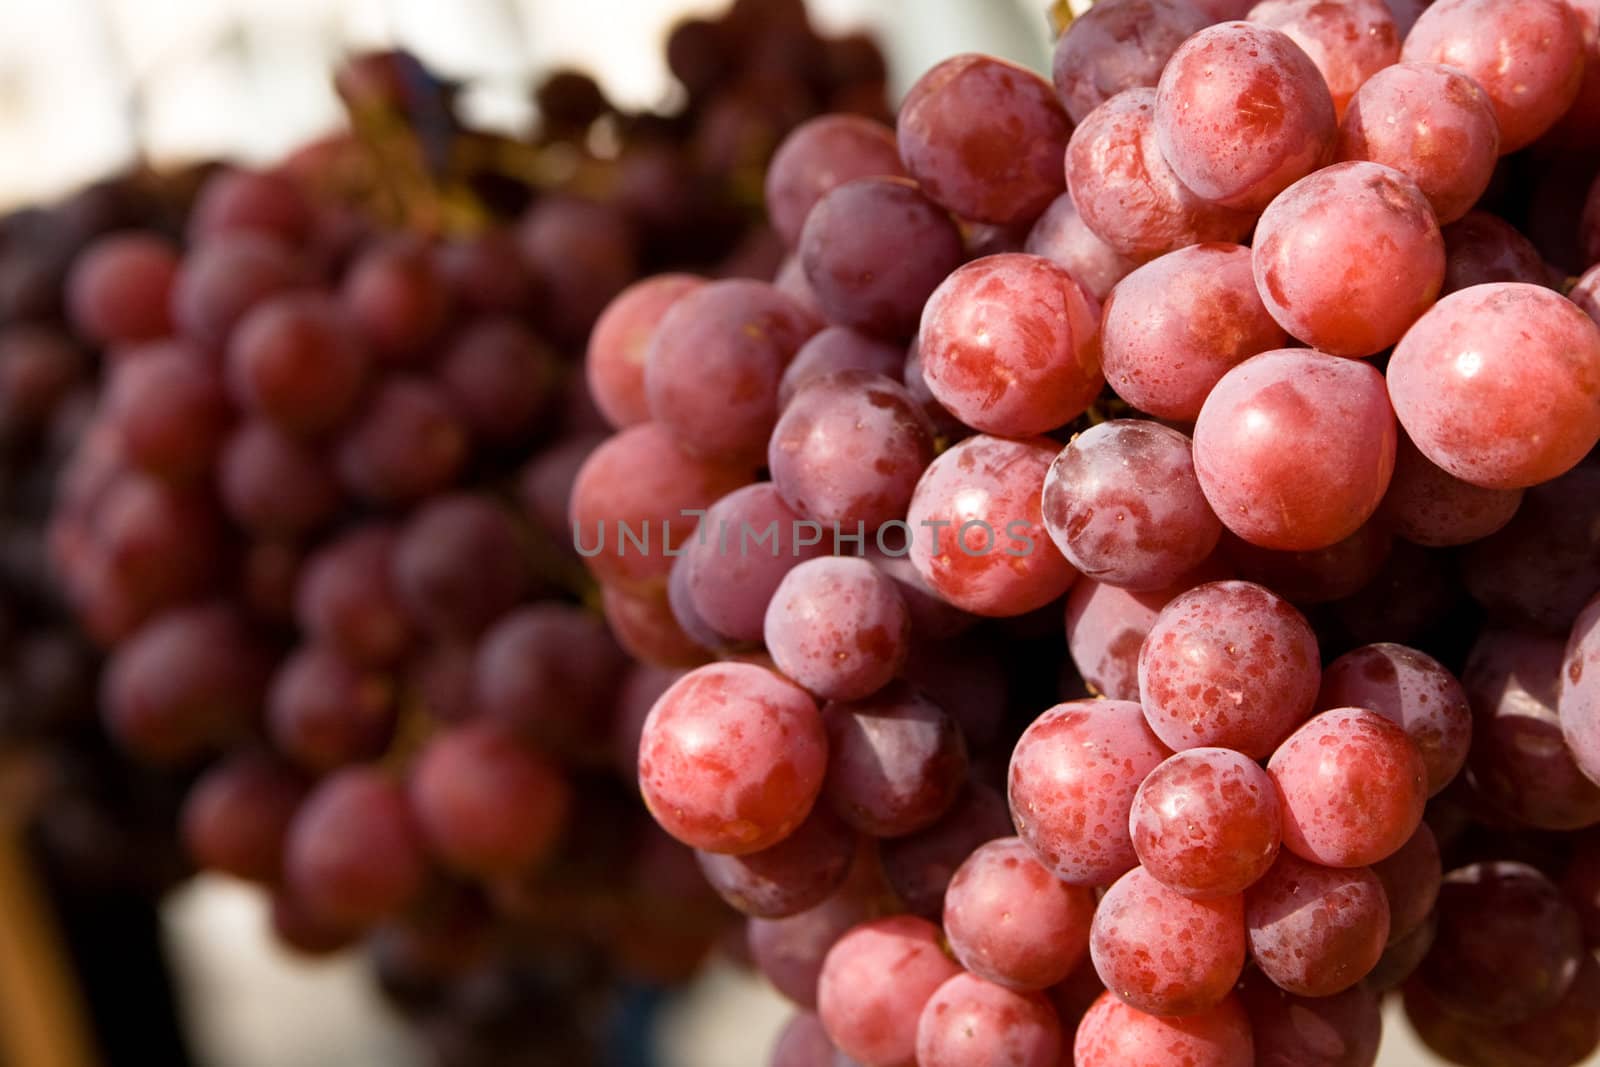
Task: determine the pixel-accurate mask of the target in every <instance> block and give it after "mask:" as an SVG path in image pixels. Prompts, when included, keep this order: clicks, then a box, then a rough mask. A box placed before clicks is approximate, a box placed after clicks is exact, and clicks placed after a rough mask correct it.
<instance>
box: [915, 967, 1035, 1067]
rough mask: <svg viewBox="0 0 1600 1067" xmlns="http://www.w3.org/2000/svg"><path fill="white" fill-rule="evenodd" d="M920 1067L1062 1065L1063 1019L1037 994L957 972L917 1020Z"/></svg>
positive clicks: (918, 1063)
mask: <svg viewBox="0 0 1600 1067" xmlns="http://www.w3.org/2000/svg"><path fill="white" fill-rule="evenodd" d="M916 1051H917V1059H916V1062H917V1067H969V1065H971V1064H974V1063H999V1064H1006V1065H1007V1067H1058V1064H1059V1063H1060V1060H1061V1021H1060V1019H1058V1018H1057V1017H1056V1010H1055V1008H1053V1007H1051V1006H1050V1002H1049V1001H1048V1000H1045V999H1044V998H1043V997H1041V996H1039V995H1037V994H1029V993H1018V992H1015V991H1013V990H1010V989H1007V988H1005V987H1004V986H998V985H995V984H993V983H991V982H986V981H984V980H983V979H982V978H979V977H978V976H976V975H971V974H958V975H956V976H955V977H954V978H952V979H950V980H949V981H947V982H945V983H944V985H942V986H940V987H939V988H938V989H937V990H936V991H935V992H934V994H933V996H932V997H930V998H928V1002H927V1004H925V1005H924V1006H923V1008H922V1014H921V1017H920V1018H919V1020H918V1022H917V1049H916Z"/></svg>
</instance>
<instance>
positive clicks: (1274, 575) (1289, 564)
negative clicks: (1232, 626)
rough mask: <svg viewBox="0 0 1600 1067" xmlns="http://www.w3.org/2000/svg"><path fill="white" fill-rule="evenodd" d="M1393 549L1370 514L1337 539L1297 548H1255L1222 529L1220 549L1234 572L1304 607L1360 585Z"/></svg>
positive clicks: (1350, 592)
mask: <svg viewBox="0 0 1600 1067" xmlns="http://www.w3.org/2000/svg"><path fill="white" fill-rule="evenodd" d="M1393 549H1394V534H1392V533H1391V532H1390V531H1389V527H1388V526H1387V524H1385V523H1384V522H1383V521H1382V520H1381V518H1379V517H1377V516H1374V517H1373V518H1371V519H1368V520H1367V521H1366V522H1364V523H1362V524H1361V526H1360V527H1359V528H1358V529H1357V530H1356V532H1355V533H1353V534H1351V535H1350V536H1349V537H1346V538H1345V539H1344V540H1342V541H1335V542H1334V543H1333V544H1331V545H1327V546H1325V547H1323V548H1314V549H1308V550H1305V551H1300V552H1286V551H1279V550H1277V549H1272V548H1261V547H1259V546H1257V545H1252V544H1251V543H1250V542H1248V541H1242V540H1240V539H1239V538H1237V537H1235V536H1234V535H1233V534H1231V533H1224V534H1223V535H1222V547H1221V549H1220V554H1221V555H1222V556H1223V557H1224V558H1225V559H1227V561H1228V562H1229V563H1231V564H1233V567H1234V570H1235V571H1236V572H1237V574H1238V576H1239V577H1240V578H1243V579H1245V580H1246V581H1251V582H1255V583H1257V584H1258V585H1264V586H1266V587H1267V588H1268V589H1271V590H1274V591H1275V592H1277V593H1278V594H1279V595H1280V596H1282V597H1284V598H1285V599H1287V600H1289V601H1290V602H1291V603H1293V604H1296V605H1299V606H1301V607H1304V606H1307V605H1311V604H1326V603H1328V602H1330V601H1336V600H1343V599H1344V598H1345V597H1349V596H1353V595H1355V594H1356V593H1358V592H1360V591H1361V590H1363V589H1365V588H1366V587H1367V586H1368V585H1369V584H1370V583H1371V582H1372V580H1373V579H1374V578H1376V577H1377V576H1378V573H1379V572H1380V571H1381V570H1382V569H1383V567H1384V564H1385V563H1386V562H1387V561H1388V559H1389V554H1390V552H1391V551H1393Z"/></svg>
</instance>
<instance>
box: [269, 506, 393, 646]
mask: <svg viewBox="0 0 1600 1067" xmlns="http://www.w3.org/2000/svg"><path fill="white" fill-rule="evenodd" d="M396 540H397V535H396V533H395V531H394V530H393V529H392V528H390V527H389V526H385V525H376V524H374V525H368V526H358V527H355V528H353V529H351V530H350V531H349V532H347V533H344V534H341V535H340V536H339V537H337V538H336V539H334V540H332V541H330V542H328V543H327V544H326V545H324V546H322V547H321V548H319V549H318V550H317V551H316V552H315V553H313V554H312V555H311V556H310V557H309V558H308V559H307V560H306V563H305V566H304V567H303V568H302V569H301V572H300V579H299V584H298V588H297V589H296V592H295V620H296V621H297V622H298V623H299V624H300V628H301V629H302V630H304V631H305V632H306V633H307V634H308V635H310V636H311V637H312V638H313V639H314V640H316V641H318V642H320V643H322V644H325V645H327V646H329V647H330V648H333V649H336V650H338V651H339V652H340V653H341V654H343V655H345V656H347V657H349V658H350V659H351V660H353V661H354V662H356V663H362V664H366V665H368V666H374V667H386V666H390V665H392V664H394V663H397V662H398V661H399V660H400V658H401V657H402V656H404V655H405V653H406V650H407V649H408V648H410V646H411V642H412V639H413V636H414V631H413V629H412V626H411V622H410V619H409V617H408V615H407V613H406V610H405V608H404V607H403V606H402V605H401V603H400V599H399V595H398V594H397V592H396V590H395V586H394V580H393V578H392V577H391V569H392V564H393V560H394V550H395V542H396Z"/></svg>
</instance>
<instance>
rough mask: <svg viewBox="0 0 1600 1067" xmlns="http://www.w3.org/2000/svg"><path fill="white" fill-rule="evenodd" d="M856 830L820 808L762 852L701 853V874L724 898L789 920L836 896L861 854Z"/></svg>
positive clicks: (757, 914)
mask: <svg viewBox="0 0 1600 1067" xmlns="http://www.w3.org/2000/svg"><path fill="white" fill-rule="evenodd" d="M856 851H857V849H856V834H855V833H854V831H852V830H851V829H850V827H849V826H847V825H845V823H844V822H842V821H841V820H840V819H839V817H838V816H837V815H835V814H834V813H833V812H832V811H831V810H830V809H829V808H827V807H825V806H823V807H817V808H814V809H812V812H811V815H810V816H809V817H808V818H807V819H806V821H805V822H803V823H801V824H800V825H799V827H798V828H797V829H796V830H795V831H794V833H792V834H790V835H789V836H788V837H786V838H784V839H783V840H782V841H779V842H778V843H777V844H775V845H773V846H772V847H770V848H764V849H762V850H761V851H760V852H750V853H746V854H745V855H742V856H725V855H719V854H717V853H715V852H700V853H697V856H696V858H697V859H698V860H699V862H700V873H702V874H704V875H705V876H706V881H707V882H710V883H711V887H712V888H713V889H715V890H716V891H717V893H718V894H719V895H720V896H721V897H722V899H723V900H725V901H727V902H728V903H729V904H730V905H731V906H732V907H734V908H736V909H738V910H739V911H741V912H743V913H744V914H746V915H749V916H752V917H754V918H757V919H783V918H787V917H788V916H791V915H798V914H800V913H801V912H803V911H807V910H808V909H811V908H814V907H816V906H818V905H819V904H821V903H822V902H823V901H825V900H827V899H828V897H830V896H832V895H833V894H834V893H835V892H836V891H837V890H838V889H839V887H840V886H841V885H843V884H844V881H845V878H846V877H847V876H848V875H849V873H850V866H851V863H852V861H854V860H855V858H856Z"/></svg>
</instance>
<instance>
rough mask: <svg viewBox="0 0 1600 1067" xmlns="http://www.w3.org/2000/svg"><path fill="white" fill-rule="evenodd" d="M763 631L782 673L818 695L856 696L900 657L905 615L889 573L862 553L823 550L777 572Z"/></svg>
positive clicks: (883, 678) (875, 684)
mask: <svg viewBox="0 0 1600 1067" xmlns="http://www.w3.org/2000/svg"><path fill="white" fill-rule="evenodd" d="M763 633H764V636H765V639H766V646H767V651H768V652H769V653H770V654H771V655H772V658H773V660H774V662H776V663H777V665H778V669H779V670H781V671H783V673H784V674H786V675H788V676H789V677H790V678H792V679H794V680H795V681H796V682H799V683H800V684H801V685H802V686H804V687H805V688H806V689H808V690H810V691H811V692H813V693H815V694H817V695H818V696H819V697H822V698H823V699H826V700H858V699H861V698H862V697H867V696H870V695H871V694H873V693H876V692H877V691H878V690H880V689H882V688H883V687H884V686H885V685H887V684H888V683H889V680H890V679H891V678H893V677H894V675H895V672H896V671H898V670H899V668H900V665H901V664H902V663H904V662H905V657H906V649H907V645H908V643H909V641H910V639H911V620H910V617H909V616H908V615H907V614H906V606H905V601H904V600H902V599H901V597H900V593H899V591H898V590H897V589H896V587H895V583H894V580H893V579H892V578H890V577H889V576H887V575H886V574H884V573H883V572H882V571H880V570H879V569H878V568H876V567H874V566H873V565H872V564H871V563H869V562H867V561H866V560H864V559H850V558H840V557H826V558H823V559H814V560H808V561H806V562H805V563H802V564H800V565H799V566H798V567H796V568H795V569H794V570H792V571H790V572H789V573H788V574H786V575H784V577H783V581H782V582H780V583H779V585H778V588H777V590H776V591H775V592H774V593H773V594H772V600H771V602H770V603H769V604H768V605H767V612H766V620H765V624H764V627H763Z"/></svg>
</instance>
